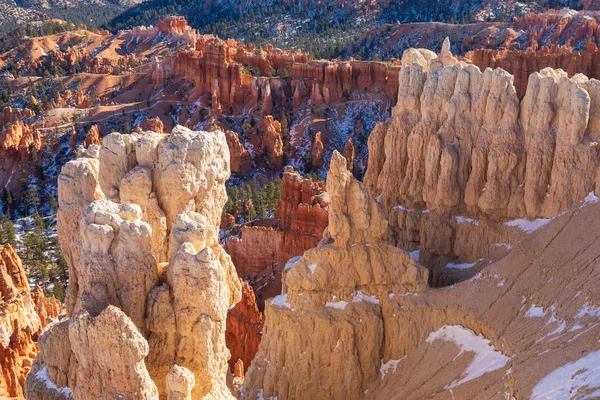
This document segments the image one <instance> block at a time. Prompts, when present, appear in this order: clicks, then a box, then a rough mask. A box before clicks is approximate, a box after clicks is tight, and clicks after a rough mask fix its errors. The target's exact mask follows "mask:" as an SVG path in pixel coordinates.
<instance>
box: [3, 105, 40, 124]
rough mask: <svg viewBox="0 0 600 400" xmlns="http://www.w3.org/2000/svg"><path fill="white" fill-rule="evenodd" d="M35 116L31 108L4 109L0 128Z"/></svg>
mask: <svg viewBox="0 0 600 400" xmlns="http://www.w3.org/2000/svg"><path fill="white" fill-rule="evenodd" d="M34 115H35V113H34V112H33V111H32V110H30V109H29V108H14V107H4V109H2V114H1V115H0V126H4V125H6V124H9V123H12V122H17V121H18V120H20V119H23V118H30V117H33V116H34Z"/></svg>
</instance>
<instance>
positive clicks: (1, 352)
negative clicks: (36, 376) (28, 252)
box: [0, 245, 61, 399]
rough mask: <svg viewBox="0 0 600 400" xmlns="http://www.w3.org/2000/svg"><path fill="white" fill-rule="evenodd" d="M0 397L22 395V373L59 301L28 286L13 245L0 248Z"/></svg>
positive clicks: (55, 312)
mask: <svg viewBox="0 0 600 400" xmlns="http://www.w3.org/2000/svg"><path fill="white" fill-rule="evenodd" d="M0 292H1V294H2V299H1V300H0V365H1V366H2V370H1V371H2V374H1V375H0V397H4V396H6V397H10V398H18V399H24V398H25V395H24V393H25V391H24V389H25V388H24V386H25V377H26V376H27V373H28V372H29V370H30V369H31V364H32V361H33V360H34V359H35V356H36V354H37V344H36V340H37V338H38V336H39V335H40V334H41V332H42V330H43V328H44V326H46V324H47V323H48V322H49V320H50V319H51V318H55V317H56V316H58V314H59V313H60V310H61V305H60V302H59V301H58V300H56V299H54V298H48V297H46V296H45V295H44V293H43V292H42V291H41V289H40V288H39V287H36V288H35V289H34V290H33V291H30V290H29V283H28V280H27V274H26V272H25V270H24V268H23V266H22V264H21V260H20V258H19V256H18V255H17V254H16V252H15V251H14V249H13V248H12V247H11V246H9V245H6V246H4V247H3V248H2V250H1V252H0Z"/></svg>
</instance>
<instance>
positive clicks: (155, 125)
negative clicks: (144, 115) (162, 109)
mask: <svg viewBox="0 0 600 400" xmlns="http://www.w3.org/2000/svg"><path fill="white" fill-rule="evenodd" d="M142 129H144V130H147V131H152V132H156V133H165V126H164V125H163V122H162V120H161V119H160V118H159V117H154V118H148V119H145V120H144V121H143V122H142Z"/></svg>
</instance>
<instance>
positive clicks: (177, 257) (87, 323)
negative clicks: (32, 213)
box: [27, 126, 242, 399]
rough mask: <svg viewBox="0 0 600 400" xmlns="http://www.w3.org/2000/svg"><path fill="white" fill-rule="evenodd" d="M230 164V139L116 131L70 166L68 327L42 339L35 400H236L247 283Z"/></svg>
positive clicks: (63, 207) (63, 195)
mask: <svg viewBox="0 0 600 400" xmlns="http://www.w3.org/2000/svg"><path fill="white" fill-rule="evenodd" d="M90 147H91V146H90ZM88 149H89V148H88ZM96 154H97V156H96ZM95 156H96V157H97V158H95ZM229 161H230V157H229V151H228V146H227V140H226V138H225V134H223V132H221V131H214V132H202V131H191V130H189V129H187V128H184V127H181V126H177V127H175V128H174V129H173V131H172V132H171V134H170V135H168V136H167V135H164V134H161V133H156V132H150V131H148V132H141V133H140V132H134V133H132V134H128V135H121V134H119V133H111V134H108V135H106V136H105V137H104V138H103V140H102V146H101V147H100V149H99V151H98V152H89V151H88V152H86V153H85V154H84V155H80V157H79V158H77V159H75V160H73V161H70V162H68V163H67V164H66V165H65V167H64V168H63V170H62V172H61V175H60V177H59V204H60V207H59V213H58V231H59V237H60V244H61V247H62V249H63V253H64V254H65V258H66V260H67V263H68V264H69V273H70V285H69V287H68V290H67V314H68V316H69V317H70V318H69V319H68V320H65V321H63V322H61V323H60V324H56V325H54V326H52V327H51V328H50V329H49V330H48V331H47V332H46V333H45V335H44V337H43V340H40V356H39V357H38V359H37V360H36V362H35V363H34V369H35V371H36V372H35V373H33V374H30V378H28V381H27V388H28V389H27V390H28V396H29V395H31V396H32V397H31V398H32V399H38V398H39V399H46V398H68V396H67V397H64V396H63V395H65V393H67V394H69V393H72V395H74V396H75V398H77V399H96V398H98V394H99V393H100V394H102V395H104V396H106V397H109V398H113V397H116V396H118V395H120V396H123V397H122V398H130V399H158V398H161V399H167V398H177V399H180V398H181V399H184V398H190V397H189V396H190V395H191V398H194V399H227V398H233V397H232V396H233V395H232V393H231V390H230V389H229V388H228V386H227V384H226V377H227V368H228V364H227V362H228V360H229V357H230V353H229V351H228V350H227V348H226V345H225V328H226V317H227V312H228V310H229V309H230V308H232V307H233V306H234V305H235V304H236V303H238V302H239V300H240V299H241V295H242V285H241V283H240V280H239V279H238V277H237V273H236V271H235V268H234V266H233V263H232V262H231V259H230V257H229V256H228V255H227V254H226V253H225V251H224V250H223V248H222V247H221V245H220V244H219V239H218V230H219V225H220V219H221V210H222V208H223V205H224V204H225V201H226V199H227V195H226V191H225V181H226V180H227V179H228V178H229V174H230V172H229ZM57 353H60V355H58V354H57ZM111 365H112V366H113V367H111ZM175 366H178V367H177V368H175ZM183 369H185V371H184V372H182V371H183ZM63 389H64V390H63ZM48 396H50V397H48ZM52 396H58V397H52ZM60 396H63V397H60ZM65 396H66V395H65ZM186 396H187V397H186Z"/></svg>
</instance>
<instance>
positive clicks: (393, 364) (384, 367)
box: [379, 357, 406, 380]
mask: <svg viewBox="0 0 600 400" xmlns="http://www.w3.org/2000/svg"><path fill="white" fill-rule="evenodd" d="M404 358H406V357H403V358H401V359H399V360H389V361H388V362H386V363H384V362H383V360H381V367H379V372H380V373H381V380H383V378H385V376H386V375H387V374H388V373H390V372H391V373H394V372H396V368H398V364H399V363H400V361H402V360H403V359H404Z"/></svg>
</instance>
